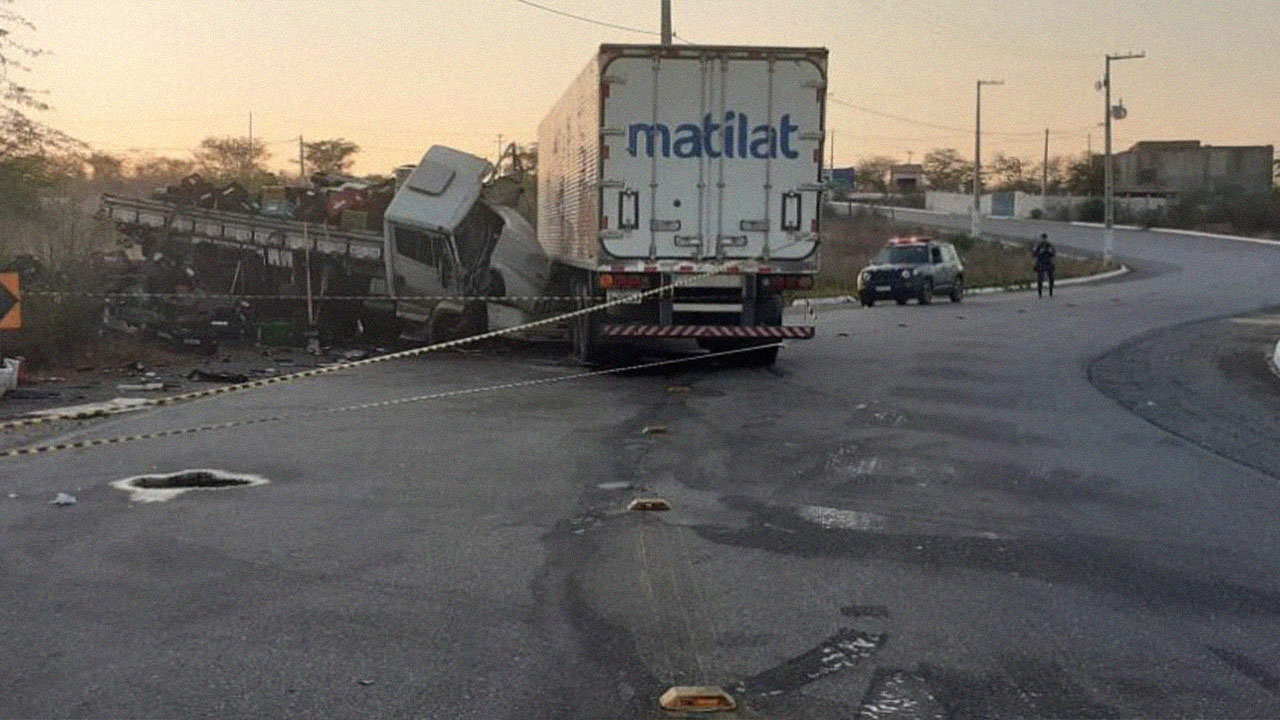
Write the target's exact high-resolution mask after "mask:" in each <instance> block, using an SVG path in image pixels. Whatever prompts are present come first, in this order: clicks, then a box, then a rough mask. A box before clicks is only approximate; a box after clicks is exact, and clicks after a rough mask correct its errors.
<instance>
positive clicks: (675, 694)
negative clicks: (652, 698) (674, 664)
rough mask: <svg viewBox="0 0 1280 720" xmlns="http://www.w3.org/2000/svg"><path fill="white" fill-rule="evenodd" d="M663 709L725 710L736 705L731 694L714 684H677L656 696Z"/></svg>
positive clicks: (692, 710) (690, 710)
mask: <svg viewBox="0 0 1280 720" xmlns="http://www.w3.org/2000/svg"><path fill="white" fill-rule="evenodd" d="M658 704H659V705H661V706H662V709H663V710H683V711H685V712H727V711H729V710H733V709H735V708H737V707H738V703H736V702H734V700H733V696H732V695H730V694H729V693H727V692H725V691H724V688H721V687H716V686H714V685H701V686H685V685H677V686H676V687H673V688H671V689H669V690H667V691H666V692H664V693H662V697H660V698H658Z"/></svg>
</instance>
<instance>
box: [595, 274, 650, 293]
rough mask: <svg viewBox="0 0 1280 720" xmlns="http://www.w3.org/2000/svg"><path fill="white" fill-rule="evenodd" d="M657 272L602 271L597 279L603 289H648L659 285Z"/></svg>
mask: <svg viewBox="0 0 1280 720" xmlns="http://www.w3.org/2000/svg"><path fill="white" fill-rule="evenodd" d="M657 280H658V276H657V274H656V273H654V274H649V273H601V275H600V277H599V279H598V280H597V281H596V282H597V284H599V285H600V289H601V290H613V289H616V290H648V289H649V288H651V287H657V285H658V283H657Z"/></svg>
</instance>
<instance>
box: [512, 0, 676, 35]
mask: <svg viewBox="0 0 1280 720" xmlns="http://www.w3.org/2000/svg"><path fill="white" fill-rule="evenodd" d="M516 3H520V4H521V5H529V6H530V8H538V9H539V10H547V12H548V13H552V14H556V15H561V17H564V18H572V19H575V20H582V22H584V23H591V24H596V26H600V27H612V28H613V29H625V31H627V32H639V33H641V35H662V33H659V32H654V31H652V29H641V28H637V27H630V26H620V24H617V23H609V22H604V20H598V19H595V18H586V17H582V15H575V14H573V13H566V12H564V10H558V9H556V8H548V6H547V5H540V4H538V3H532V1H530V0H516Z"/></svg>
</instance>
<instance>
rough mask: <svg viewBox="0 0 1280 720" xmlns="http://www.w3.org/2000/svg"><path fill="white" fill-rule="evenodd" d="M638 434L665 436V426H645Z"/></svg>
mask: <svg viewBox="0 0 1280 720" xmlns="http://www.w3.org/2000/svg"><path fill="white" fill-rule="evenodd" d="M640 434H641V435H666V434H667V426H666V425H645V426H644V429H642V430H641V431H640Z"/></svg>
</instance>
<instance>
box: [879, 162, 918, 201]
mask: <svg viewBox="0 0 1280 720" xmlns="http://www.w3.org/2000/svg"><path fill="white" fill-rule="evenodd" d="M888 187H889V192H891V193H897V194H902V195H906V194H910V193H917V192H920V191H921V190H924V166H923V165H921V164H919V163H902V164H901V165H893V166H890V167H889V178H888Z"/></svg>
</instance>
